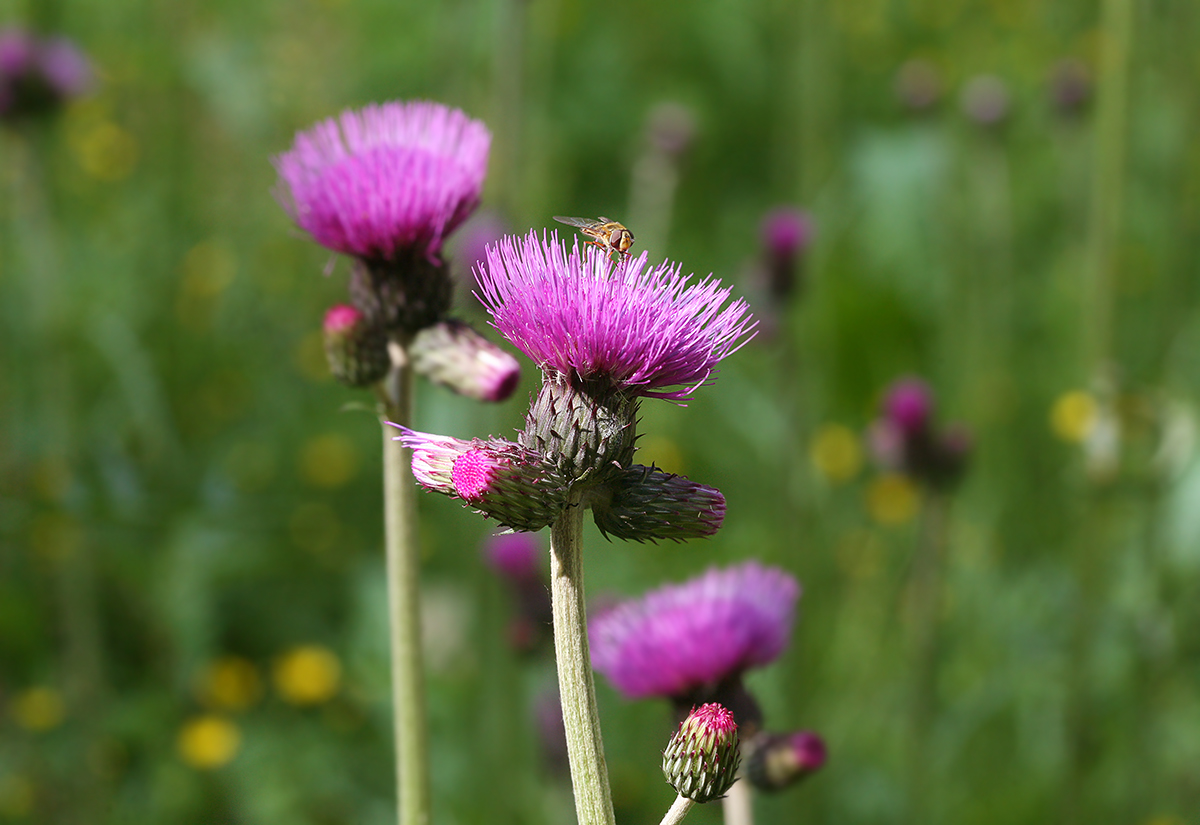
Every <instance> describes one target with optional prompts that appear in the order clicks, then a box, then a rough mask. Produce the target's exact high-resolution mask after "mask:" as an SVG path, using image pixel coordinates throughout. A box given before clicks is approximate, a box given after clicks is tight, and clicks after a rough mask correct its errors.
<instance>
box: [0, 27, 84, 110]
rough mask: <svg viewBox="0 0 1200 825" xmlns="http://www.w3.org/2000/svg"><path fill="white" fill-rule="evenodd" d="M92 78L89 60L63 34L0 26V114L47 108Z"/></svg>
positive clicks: (69, 96)
mask: <svg viewBox="0 0 1200 825" xmlns="http://www.w3.org/2000/svg"><path fill="white" fill-rule="evenodd" d="M93 79H94V78H93V73H92V66H91V63H90V62H89V61H88V59H87V57H85V56H84V54H83V53H82V52H81V51H80V50H79V49H78V48H77V47H76V46H75V44H74V43H72V42H71V41H70V40H68V39H67V38H65V37H52V38H48V39H42V38H39V37H37V36H36V35H34V34H32V33H30V32H28V31H25V30H24V29H19V28H10V29H4V30H0V117H4V118H14V119H15V118H17V117H20V116H24V115H36V114H44V113H46V112H51V111H53V110H54V109H55V108H57V107H58V106H59V105H61V104H63V103H65V102H67V101H69V100H70V99H72V98H75V97H78V96H79V95H81V94H84V93H85V92H87V91H88V89H89V88H90V87H91V85H92V82H93Z"/></svg>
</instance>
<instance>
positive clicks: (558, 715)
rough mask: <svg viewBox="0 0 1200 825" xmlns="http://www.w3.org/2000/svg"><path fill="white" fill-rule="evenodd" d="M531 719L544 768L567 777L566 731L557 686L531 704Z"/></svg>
mask: <svg viewBox="0 0 1200 825" xmlns="http://www.w3.org/2000/svg"><path fill="white" fill-rule="evenodd" d="M533 717H534V723H535V724H536V726H537V733H538V742H539V743H540V744H541V746H542V756H543V758H544V759H545V760H546V767H547V768H549V769H550V770H551V771H552V772H554V773H556V774H559V775H560V776H569V775H570V760H569V759H568V756H567V729H566V726H565V724H564V723H563V707H562V698H561V697H560V696H559V695H558V686H557V685H556V686H554V687H552V688H548V689H547V690H544V691H542V692H541V693H539V694H538V695H537V698H536V699H534V704H533Z"/></svg>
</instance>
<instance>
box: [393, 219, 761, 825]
mask: <svg viewBox="0 0 1200 825" xmlns="http://www.w3.org/2000/svg"><path fill="white" fill-rule="evenodd" d="M485 258H486V259H485V261H484V263H483V264H482V265H481V266H479V267H478V268H477V271H476V279H477V282H478V285H479V289H478V293H477V294H478V296H479V298H480V300H481V301H482V302H483V304H484V305H485V307H486V308H487V310H488V312H489V313H490V314H491V316H492V320H493V323H494V325H495V327H496V329H498V330H499V331H500V333H501V334H502V335H503V336H504V337H505V338H507V339H508V340H509V341H510V342H511V343H513V344H514V345H515V346H516V347H517V348H518V349H520V350H521V351H522V352H524V353H525V354H526V355H528V356H529V357H530V358H532V359H533V360H534V361H535V362H536V363H537V365H538V366H539V367H540V368H541V371H542V386H541V389H540V390H539V391H538V393H537V396H536V397H535V398H534V400H533V403H532V405H531V408H530V411H529V414H528V415H527V416H526V422H525V423H526V426H525V428H524V430H523V431H522V432H521V433H520V434H519V435H518V437H517V440H516V442H508V441H501V440H498V439H488V440H479V439H477V440H474V441H464V440H460V439H454V438H447V437H445V436H437V435H429V434H425V433H417V432H412V431H405V432H403V434H402V435H400V436H399V438H400V439H401V440H402V442H403V443H405V444H406V445H408V446H409V447H411V448H412V449H413V450H414V469H415V471H416V474H417V477H418V479H420V480H421V482H422V483H423V484H424V485H425V486H426V487H427V488H429V489H432V490H435V491H437V492H441V493H443V494H447V495H451V496H454V497H456V498H460V499H462V500H463V501H464V502H466V503H467V504H468V505H469V506H472V507H474V508H475V509H476V510H478V511H480V512H482V513H483V514H484V515H486V516H489V517H492V518H495V519H496V520H497V521H498V522H499V523H500V524H501V525H503V526H506V527H509V528H512V529H515V530H537V529H540V528H541V527H545V526H547V525H549V526H550V527H551V541H550V550H551V596H552V604H553V612H554V641H555V654H556V659H557V662H558V671H559V690H560V691H561V694H562V700H563V721H564V726H565V728H566V732H567V743H568V753H569V756H570V763H571V777H572V783H573V785H574V788H575V804H576V812H577V814H578V817H579V821H580V822H581V823H584V825H592V823H605V824H606V825H608V824H609V823H612V822H613V814H612V801H611V798H610V795H609V789H608V776H607V768H606V767H605V764H604V750H603V742H602V739H601V736H600V729H599V720H598V714H597V711H596V699H595V689H594V686H593V678H592V669H591V664H590V656H589V652H588V635H587V624H586V619H585V615H586V611H585V607H584V591H583V565H582V550H581V547H580V539H581V534H582V517H583V516H582V514H583V511H584V510H586V509H589V508H590V509H592V510H593V511H594V514H595V518H596V523H597V524H598V525H599V526H600V528H601V529H602V530H604V531H605V532H606V533H608V534H610V535H614V536H617V537H619V538H625V539H633V540H636V541H654V540H659V539H673V540H683V539H687V538H696V537H702V536H708V535H711V534H712V533H714V532H716V530H717V529H718V528H719V527H720V525H721V521H722V519H723V518H724V513H725V500H724V497H723V496H721V494H720V492H719V491H717V490H715V489H713V488H711V487H706V486H704V485H701V484H697V483H695V482H691V481H688V480H687V479H683V478H681V477H679V476H675V475H671V474H670V473H664V472H662V471H661V470H658V469H656V468H654V467H641V466H637V465H635V464H634V463H633V457H634V452H635V443H636V439H637V433H636V423H637V411H638V405H639V403H640V402H641V399H643V398H664V399H669V400H674V401H684V400H686V399H688V398H690V397H691V396H692V394H693V393H694V392H695V391H696V390H697V389H698V388H700V387H701V386H703V385H705V384H707V383H710V382H711V381H712V380H713V378H714V377H715V374H716V371H717V365H718V364H719V363H720V361H721V359H723V358H725V357H726V356H727V355H729V354H730V353H732V352H734V351H735V350H737V349H738V348H739V347H741V346H742V345H743V344H744V343H745V342H746V341H747V340H748V339H749V337H750V336H751V333H752V331H753V328H754V322H753V320H752V319H751V317H750V313H749V310H748V308H747V306H746V304H745V302H744V301H741V300H731V299H730V290H729V289H728V288H727V287H723V286H721V284H720V282H719V281H717V280H715V279H713V278H712V277H708V278H704V279H700V280H695V279H694V278H693V277H692V276H685V275H682V274H681V270H680V267H679V266H678V265H677V264H671V263H669V262H664V263H662V264H660V265H658V266H655V267H652V266H650V265H649V264H648V262H647V257H646V255H645V253H643V254H642V255H641V256H640V257H637V258H626V259H623V260H620V261H616V262H614V261H611V260H609V258H608V256H607V255H606V254H604V253H603V252H602V251H600V250H598V249H595V248H594V247H591V246H588V247H585V248H584V249H583V250H581V249H580V248H579V244H578V242H573V243H572V245H571V246H570V247H568V246H567V245H566V244H564V243H563V242H562V241H560V240H559V239H558V236H557V234H556V233H552V234H550V235H549V236H547V235H542V236H540V237H539V235H538V234H537V233H530V234H529V235H526V236H525V237H523V238H512V237H509V238H504V239H502V240H501V241H499V242H498V243H497V244H495V245H493V246H490V247H488V249H487V253H486V256H485Z"/></svg>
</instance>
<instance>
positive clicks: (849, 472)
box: [808, 424, 863, 484]
mask: <svg viewBox="0 0 1200 825" xmlns="http://www.w3.org/2000/svg"><path fill="white" fill-rule="evenodd" d="M808 455H809V458H810V459H811V460H812V463H813V466H814V467H815V468H816V469H817V472H818V473H820V474H821V476H822V477H823V478H824V479H825V480H826V481H828V482H830V483H833V484H841V483H843V482H846V481H849V480H850V479H852V478H854V477H855V476H856V475H858V471H859V470H861V469H862V463H863V451H862V443H861V442H860V441H859V438H858V436H857V435H856V434H855V433H854V431H853V430H851V429H850V428H849V427H847V426H845V425H843V424H826V425H824V426H823V427H821V429H819V430H817V434H816V436H815V437H814V438H813V440H812V444H811V445H810V446H809V450H808Z"/></svg>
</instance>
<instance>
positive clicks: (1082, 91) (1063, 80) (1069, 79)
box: [1049, 57, 1092, 116]
mask: <svg viewBox="0 0 1200 825" xmlns="http://www.w3.org/2000/svg"><path fill="white" fill-rule="evenodd" d="M1049 92H1050V102H1051V104H1052V105H1053V106H1054V109H1055V111H1057V112H1058V113H1059V114H1060V115H1066V116H1072V115H1077V114H1079V113H1080V112H1082V111H1083V109H1084V108H1085V107H1086V106H1087V105H1088V103H1090V102H1091V99H1092V72H1091V69H1089V68H1088V65H1087V64H1086V63H1084V62H1083V61H1082V60H1079V59H1078V58H1074V57H1066V58H1063V59H1062V60H1059V61H1058V62H1057V63H1055V64H1054V66H1053V67H1052V68H1051V70H1050V79H1049Z"/></svg>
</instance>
